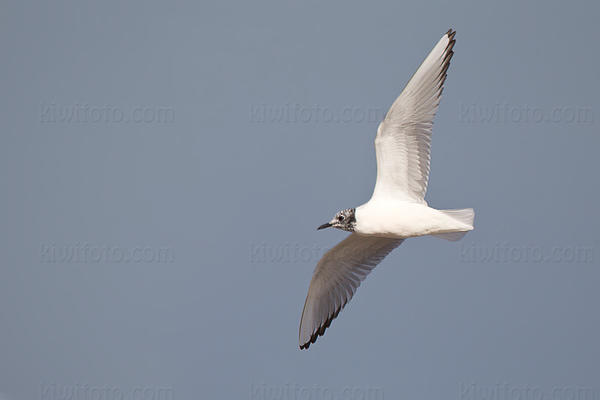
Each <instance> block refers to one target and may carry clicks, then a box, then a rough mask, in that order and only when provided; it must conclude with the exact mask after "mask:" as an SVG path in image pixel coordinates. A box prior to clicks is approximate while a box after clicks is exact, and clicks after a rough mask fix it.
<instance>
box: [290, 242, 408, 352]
mask: <svg viewBox="0 0 600 400" xmlns="http://www.w3.org/2000/svg"><path fill="white" fill-rule="evenodd" d="M403 240H404V239H388V238H378V237H374V236H360V235H358V234H356V233H353V234H351V235H350V236H348V237H347V238H346V239H344V240H342V241H341V242H340V243H338V244H337V246H335V247H334V248H332V249H331V250H329V251H328V252H327V253H325V255H324V256H323V258H321V260H320V261H319V263H318V264H317V267H316V268H315V272H314V274H313V277H312V280H311V281H310V287H309V288H308V295H307V296H306V301H305V302H304V309H303V310H302V319H301V320H300V348H301V349H308V347H309V346H310V344H311V343H314V342H315V341H316V340H317V337H318V336H321V335H323V334H324V333H325V329H327V328H328V327H329V325H330V324H331V321H332V320H333V319H334V318H335V317H337V315H338V314H339V312H340V311H341V309H342V308H344V306H345V305H346V303H348V302H349V301H350V299H351V298H352V296H353V295H354V292H355V291H356V289H358V287H359V286H360V282H361V281H363V280H364V279H365V278H366V277H367V275H368V274H369V272H371V271H372V270H373V268H375V266H376V265H377V264H379V262H380V261H381V260H383V258H384V257H385V256H387V255H388V254H389V253H390V251H392V250H393V249H394V248H396V247H397V246H399V245H400V243H402V241H403Z"/></svg>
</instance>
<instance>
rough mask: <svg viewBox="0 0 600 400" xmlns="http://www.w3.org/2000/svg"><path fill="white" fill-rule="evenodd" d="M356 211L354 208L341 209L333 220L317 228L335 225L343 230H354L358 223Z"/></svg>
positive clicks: (334, 226)
mask: <svg viewBox="0 0 600 400" xmlns="http://www.w3.org/2000/svg"><path fill="white" fill-rule="evenodd" d="M355 211H356V210H355V209H354V208H347V209H345V210H342V211H339V212H338V213H336V214H335V216H334V217H333V219H332V220H331V221H329V222H327V223H326V224H323V225H321V226H319V227H318V228H317V230H319V229H325V228H329V227H333V228H337V229H341V230H343V231H348V232H354V226H355V225H356V217H355V215H354V213H355Z"/></svg>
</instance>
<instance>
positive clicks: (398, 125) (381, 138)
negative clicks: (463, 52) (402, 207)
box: [373, 29, 456, 203]
mask: <svg viewBox="0 0 600 400" xmlns="http://www.w3.org/2000/svg"><path fill="white" fill-rule="evenodd" d="M455 34H456V32H455V31H453V30H452V29H451V30H449V31H448V32H447V33H446V34H445V35H444V36H443V37H442V38H441V39H440V41H439V42H438V43H437V44H436V45H435V47H434V48H433V50H431V53H429V55H428V56H427V58H425V61H423V63H422V64H421V66H420V67H419V69H417V72H415V74H414V75H413V77H412V78H411V79H410V81H409V82H408V84H407V85H406V87H405V88H404V90H403V91H402V93H401V94H400V96H398V98H397V99H396V101H395V102H394V104H392V107H391V108H390V110H389V111H388V113H387V115H386V116H385V119H384V120H383V122H382V123H381V124H379V128H378V129H377V136H376V138H375V152H376V154H377V182H376V184H375V190H374V192H373V197H376V196H387V197H394V198H401V199H404V200H409V201H417V202H422V203H424V202H425V200H424V197H425V192H426V191H427V180H428V178H429V152H430V145H431V127H432V125H433V117H434V116H435V113H436V111H437V109H438V105H439V102H440V96H441V95H442V90H443V86H444V81H445V80H446V71H447V70H448V66H449V65H450V59H451V58H452V54H454V52H453V51H452V47H453V46H454V43H455V40H454V35H455Z"/></svg>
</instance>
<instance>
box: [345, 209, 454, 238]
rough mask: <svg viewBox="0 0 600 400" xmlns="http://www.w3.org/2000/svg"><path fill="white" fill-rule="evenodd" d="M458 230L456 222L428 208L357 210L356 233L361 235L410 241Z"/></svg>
mask: <svg viewBox="0 0 600 400" xmlns="http://www.w3.org/2000/svg"><path fill="white" fill-rule="evenodd" d="M457 228H458V226H457V224H456V221H454V220H452V219H451V218H448V217H447V216H446V215H444V214H443V213H441V212H440V211H438V210H436V209H434V208H431V207H428V206H427V205H426V204H419V203H408V202H397V201H388V202H384V201H379V202H377V203H374V204H370V202H369V203H367V204H365V205H363V206H360V207H358V208H357V209H356V226H355V232H356V233H358V234H361V235H369V236H379V237H389V238H409V237H415V236H423V235H430V234H434V233H440V232H451V231H454V230H456V229H457Z"/></svg>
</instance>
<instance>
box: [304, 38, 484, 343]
mask: <svg viewBox="0 0 600 400" xmlns="http://www.w3.org/2000/svg"><path fill="white" fill-rule="evenodd" d="M455 34H456V32H455V31H453V30H452V29H450V30H449V31H448V32H447V33H446V34H445V35H444V36H443V37H442V38H441V39H440V41H439V42H438V43H437V44H436V45H435V47H434V48H433V50H431V52H430V53H429V55H428V56H427V57H426V58H425V60H424V61H423V63H422V64H421V66H419V68H418V69H417V72H416V73H415V74H414V75H413V77H412V78H411V79H410V81H409V82H408V84H407V85H406V87H405V88H404V90H403V91H402V93H401V94H400V96H399V97H398V98H397V99H396V101H395V102H394V103H393V104H392V106H391V108H390V110H389V111H388V113H387V115H386V116H385V118H384V120H383V122H381V123H380V124H379V127H378V128H377V136H376V137H375V152H376V155H377V181H376V183H375V190H374V191H373V195H372V196H371V199H370V200H369V201H368V202H367V203H365V204H363V205H361V206H360V207H357V208H350V209H346V210H342V211H340V212H338V213H337V214H336V215H335V217H334V218H333V219H332V220H331V221H329V222H328V223H326V224H323V225H321V226H320V227H319V228H318V229H323V228H328V227H334V228H338V229H342V230H345V231H349V232H352V234H350V236H348V237H347V238H346V239H344V240H343V241H341V242H340V243H339V244H338V245H337V246H335V247H334V248H332V249H331V250H329V251H328V252H327V253H325V255H324V256H323V258H321V260H320V261H319V263H318V264H317V267H316V268H315V272H314V274H313V277H312V280H311V282H310V287H309V289H308V295H307V296H306V301H305V303H304V309H303V310H302V318H301V320H300V335H299V336H300V348H301V349H308V347H309V346H310V344H311V343H314V342H315V341H316V340H317V337H318V336H321V335H323V334H324V333H325V330H326V329H327V328H328V327H329V325H330V324H331V321H332V320H333V319H334V318H335V317H337V315H338V314H339V312H340V311H341V309H342V308H344V306H345V305H346V304H347V303H348V301H350V299H351V298H352V296H353V295H354V293H355V292H356V289H358V286H359V285H360V282H361V281H363V280H364V279H365V278H366V276H367V275H368V274H369V272H371V271H372V270H373V268H375V266H376V265H377V264H378V263H379V262H381V260H383V258H385V256H387V255H388V254H389V253H390V252H391V251H392V250H393V249H394V248H396V247H397V246H399V245H400V244H401V243H402V242H403V241H404V239H406V238H409V237H415V236H424V235H434V236H437V237H441V238H443V239H446V240H453V241H454V240H458V239H460V238H462V237H463V236H464V235H465V234H466V233H467V232H468V231H470V230H472V229H473V219H474V216H475V214H474V212H473V209H472V208H466V209H462V210H436V209H434V208H431V207H429V206H428V205H427V202H426V201H425V199H424V197H425V192H426V190H427V180H428V177H429V158H430V144H431V127H432V125H433V118H434V116H435V113H436V111H437V108H438V105H439V102H440V96H441V94H442V90H443V85H444V81H445V80H446V71H447V70H448V66H449V65H450V59H451V58H452V55H453V54H454V52H453V51H452V48H453V47H454V43H455V40H454V35H455Z"/></svg>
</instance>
